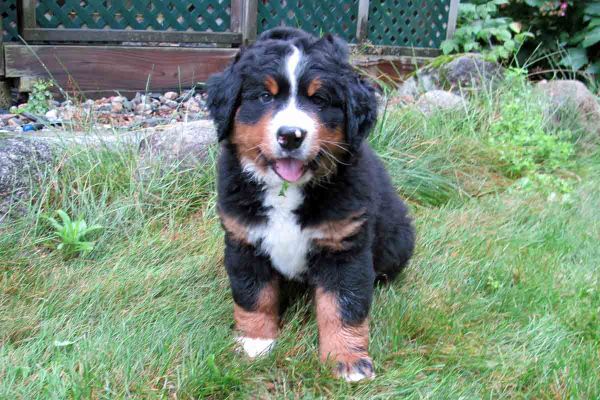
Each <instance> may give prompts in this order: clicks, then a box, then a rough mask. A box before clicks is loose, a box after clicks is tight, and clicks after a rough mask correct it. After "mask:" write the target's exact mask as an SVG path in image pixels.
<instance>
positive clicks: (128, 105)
mask: <svg viewBox="0 0 600 400" xmlns="http://www.w3.org/2000/svg"><path fill="white" fill-rule="evenodd" d="M133 107H134V105H133V103H132V102H131V101H129V100H125V101H124V102H123V108H125V110H127V111H133Z"/></svg>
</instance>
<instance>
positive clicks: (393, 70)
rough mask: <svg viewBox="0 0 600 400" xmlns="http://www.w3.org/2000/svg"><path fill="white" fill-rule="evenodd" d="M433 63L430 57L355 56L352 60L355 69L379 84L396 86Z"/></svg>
mask: <svg viewBox="0 0 600 400" xmlns="http://www.w3.org/2000/svg"><path fill="white" fill-rule="evenodd" d="M429 61H431V58H428V57H407V56H368V55H362V56H355V57H353V58H352V64H353V65H354V67H355V68H356V69H357V70H359V71H360V72H362V73H363V74H365V75H368V76H369V77H371V78H372V79H373V80H375V81H376V82H377V83H385V84H389V85H392V86H393V85H394V84H395V83H398V82H402V81H404V80H406V77H407V76H408V75H409V74H411V73H412V72H414V71H415V69H416V68H417V67H422V66H423V65H425V64H427V63H428V62H429Z"/></svg>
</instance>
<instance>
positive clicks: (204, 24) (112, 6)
mask: <svg viewBox="0 0 600 400" xmlns="http://www.w3.org/2000/svg"><path fill="white" fill-rule="evenodd" d="M230 5H231V1H230V0H214V1H210V0H188V1H183V0H178V1H166V0H58V1H51V0H39V1H38V4H37V7H36V16H37V17H36V19H37V24H38V26H39V27H40V28H52V29H82V28H83V29H86V28H87V29H127V30H130V29H134V30H154V31H194V32H225V31H229V30H230V15H229V14H230Z"/></svg>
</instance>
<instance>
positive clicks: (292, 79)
mask: <svg viewBox="0 0 600 400" xmlns="http://www.w3.org/2000/svg"><path fill="white" fill-rule="evenodd" d="M285 70H286V77H287V80H288V82H289V84H290V91H289V98H288V101H287V104H286V106H285V107H284V108H283V109H282V110H280V111H278V112H277V113H276V114H275V115H274V116H273V119H272V120H271V122H270V123H269V133H270V136H271V145H272V146H273V149H274V150H275V152H274V153H275V154H277V149H278V148H279V145H278V143H277V131H278V130H279V128H281V127H282V126H289V127H295V128H300V129H304V130H305V131H306V133H307V134H306V138H305V140H304V143H303V144H302V146H301V147H300V151H301V152H302V153H303V154H305V155H306V154H308V152H309V149H310V146H311V144H312V141H313V140H314V136H315V134H316V130H317V123H316V121H315V120H314V118H312V117H311V116H310V115H308V114H307V113H305V112H304V111H303V110H302V109H300V108H299V107H298V99H297V96H298V77H299V75H300V73H301V72H302V52H301V51H300V50H299V49H298V48H297V47H296V46H292V53H291V54H290V55H289V56H288V57H287V59H286V60H285ZM297 136H298V137H299V136H300V132H299V131H298V133H297Z"/></svg>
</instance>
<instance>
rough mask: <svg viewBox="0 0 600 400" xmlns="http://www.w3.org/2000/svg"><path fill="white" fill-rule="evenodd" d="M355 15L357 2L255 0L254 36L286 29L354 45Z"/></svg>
mask: <svg viewBox="0 0 600 400" xmlns="http://www.w3.org/2000/svg"><path fill="white" fill-rule="evenodd" d="M357 12H358V0H346V1H345V0H337V1H336V0H325V1H310V0H277V1H269V0H259V1H258V24H257V25H258V33H261V32H264V31H266V30H269V29H271V28H275V27H278V26H290V27H294V28H302V29H304V30H305V31H307V32H310V33H313V34H315V35H320V34H322V33H333V34H336V35H338V36H340V37H343V38H344V39H346V40H349V41H354V40H355V39H356V14H357Z"/></svg>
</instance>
